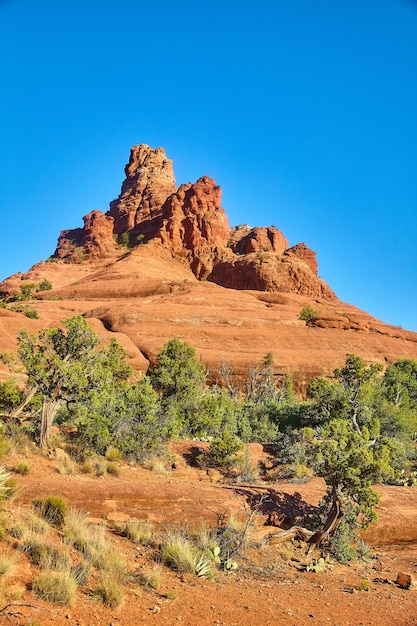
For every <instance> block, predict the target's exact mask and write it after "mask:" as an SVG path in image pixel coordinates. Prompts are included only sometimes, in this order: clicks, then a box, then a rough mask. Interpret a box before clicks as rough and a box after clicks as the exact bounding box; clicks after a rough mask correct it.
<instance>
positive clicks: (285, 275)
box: [209, 250, 337, 300]
mask: <svg viewBox="0 0 417 626" xmlns="http://www.w3.org/2000/svg"><path fill="white" fill-rule="evenodd" d="M209 280H211V281H212V282H214V283H216V284H217V285H221V286H222V287H228V288H231V289H248V290H255V291H278V292H284V293H298V294H300V295H304V296H310V297H312V298H324V299H328V300H333V299H337V297H336V295H335V293H334V292H333V291H332V290H331V289H330V287H329V286H328V285H327V284H326V283H325V282H324V281H323V280H321V279H320V278H319V277H318V276H316V275H315V274H314V273H313V272H312V271H311V269H310V267H309V266H308V265H307V264H306V263H305V262H304V261H300V260H299V259H298V258H297V256H296V255H295V254H293V253H292V252H290V251H289V250H287V251H286V252H285V254H283V255H278V254H274V253H272V252H265V253H264V252H262V253H252V254H246V255H244V256H240V257H234V258H233V259H230V260H226V261H223V262H220V263H217V264H216V266H215V267H214V268H213V271H212V272H211V274H210V276H209Z"/></svg>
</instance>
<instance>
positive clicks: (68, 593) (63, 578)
mask: <svg viewBox="0 0 417 626" xmlns="http://www.w3.org/2000/svg"><path fill="white" fill-rule="evenodd" d="M32 591H33V593H34V594H35V596H37V597H38V598H41V599H42V600H46V601H47V602H51V604H66V605H70V604H72V602H73V601H74V597H75V593H76V591H77V582H76V580H75V578H74V576H73V575H72V573H71V571H70V570H63V571H58V572H48V571H45V572H42V573H41V574H40V575H39V576H38V577H37V578H35V580H34V581H33V584H32Z"/></svg>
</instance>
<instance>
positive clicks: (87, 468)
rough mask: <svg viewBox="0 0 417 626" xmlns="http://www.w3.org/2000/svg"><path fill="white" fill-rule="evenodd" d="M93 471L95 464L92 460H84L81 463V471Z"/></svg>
mask: <svg viewBox="0 0 417 626" xmlns="http://www.w3.org/2000/svg"><path fill="white" fill-rule="evenodd" d="M92 471H93V464H92V462H91V461H84V462H83V463H81V464H80V472H81V473H82V474H91V473H92Z"/></svg>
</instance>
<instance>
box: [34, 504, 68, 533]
mask: <svg viewBox="0 0 417 626" xmlns="http://www.w3.org/2000/svg"><path fill="white" fill-rule="evenodd" d="M33 506H34V507H35V511H37V513H39V515H41V516H42V517H43V518H44V519H46V520H47V522H49V524H51V526H55V527H56V528H61V527H62V526H63V525H64V522H65V518H66V516H67V514H68V504H67V502H66V500H65V499H64V498H62V497H61V496H48V497H47V498H39V499H38V500H35V501H34V503H33Z"/></svg>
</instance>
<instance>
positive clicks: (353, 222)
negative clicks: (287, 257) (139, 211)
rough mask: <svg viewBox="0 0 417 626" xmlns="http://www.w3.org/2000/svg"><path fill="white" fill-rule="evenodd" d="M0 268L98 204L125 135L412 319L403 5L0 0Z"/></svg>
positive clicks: (414, 16) (416, 95)
mask: <svg viewBox="0 0 417 626" xmlns="http://www.w3.org/2000/svg"><path fill="white" fill-rule="evenodd" d="M0 54H1V68H2V73H1V76H2V77H1V81H2V97H1V98H0V133H1V135H0V136H1V149H0V171H1V177H0V206H1V220H2V221H1V224H2V228H1V231H0V238H1V239H0V279H3V278H5V277H6V276H8V275H10V274H12V273H14V272H17V271H26V270H27V269H28V268H29V267H30V266H31V265H33V264H34V263H35V262H37V261H38V260H39V259H46V258H47V257H48V256H50V254H52V253H53V251H54V249H55V245H56V240H57V237H58V234H59V232H60V231H61V230H62V229H65V228H74V227H77V226H81V225H82V219H81V218H82V216H83V215H85V214H86V213H88V212H89V211H91V210H92V209H95V208H98V209H101V210H103V211H106V210H107V209H108V204H109V202H110V201H111V200H112V199H113V198H115V197H116V196H117V195H118V193H119V191H120V185H121V182H122V180H123V167H124V165H125V163H126V161H127V159H128V155H129V149H130V147H131V146H132V145H134V144H137V143H148V144H149V145H151V146H152V147H158V146H163V147H164V148H165V149H166V151H167V154H168V156H169V157H170V158H172V159H174V167H175V173H176V178H177V182H178V184H180V183H183V182H188V181H194V180H196V179H197V178H198V177H199V176H201V175H203V174H208V175H210V176H212V177H213V178H215V180H216V182H217V183H218V184H220V185H221V187H222V189H223V206H224V208H225V210H226V212H227V214H228V217H229V220H230V223H231V224H232V225H236V224H241V223H249V224H251V225H253V226H255V225H270V224H274V225H275V226H277V227H278V228H279V229H280V230H282V231H283V233H284V234H285V235H286V236H287V238H288V239H289V242H290V245H294V244H296V243H298V242H300V241H304V242H305V243H306V244H307V245H308V246H309V247H311V248H312V249H314V250H316V251H317V258H318V262H319V275H320V276H321V277H322V278H323V279H324V280H326V282H328V283H329V285H330V286H331V287H332V288H333V289H334V290H335V291H336V293H337V295H338V296H339V297H340V298H341V299H342V300H344V301H346V302H349V303H352V304H355V305H356V306H358V307H360V308H362V309H364V310H366V311H368V312H369V313H371V314H372V315H375V316H376V317H378V318H380V319H382V320H383V321H385V322H387V323H391V324H394V325H400V326H403V327H404V328H408V329H411V330H415V331H417V289H416V286H417V246H416V239H417V3H416V2H412V1H411V0H350V1H347V0H340V1H338V2H335V1H334V0H315V1H314V2H312V1H311V0H291V1H289V0H258V1H257V2H256V3H255V2H253V1H251V2H248V1H247V0H239V1H237V0H210V1H206V0H199V2H196V1H195V0H194V1H191V0H188V1H187V0H177V1H176V2H174V1H173V0H170V1H168V0H159V1H158V2H155V3H150V2H142V1H141V0H136V1H133V0H131V1H127V0H112V1H106V0H101V1H96V0H82V1H81V0H70V1H69V0H59V2H57V1H56V0H37V2H33V0H0Z"/></svg>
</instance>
